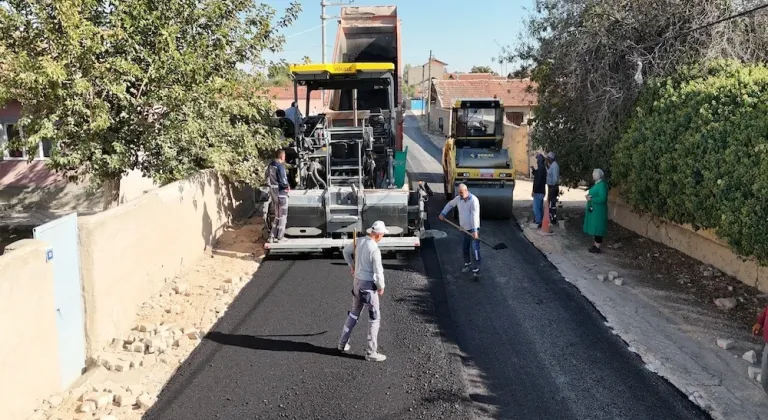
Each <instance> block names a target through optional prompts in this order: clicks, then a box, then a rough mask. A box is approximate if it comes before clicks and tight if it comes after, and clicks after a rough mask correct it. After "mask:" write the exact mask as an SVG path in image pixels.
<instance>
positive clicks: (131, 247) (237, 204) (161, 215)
mask: <svg viewBox="0 0 768 420" xmlns="http://www.w3.org/2000/svg"><path fill="white" fill-rule="evenodd" d="M252 194H253V192H252V190H247V191H242V190H239V189H237V188H235V187H234V186H233V185H232V184H231V183H229V182H228V181H227V180H226V179H225V178H223V177H221V176H219V175H217V174H216V173H215V172H213V171H206V172H202V173H200V174H198V175H195V176H193V177H192V178H190V179H188V180H185V181H179V182H175V183H172V184H169V185H166V186H164V187H162V188H159V189H156V190H154V191H151V192H149V193H147V194H144V195H142V196H141V197H139V198H137V199H135V200H133V201H129V202H127V203H124V204H122V205H120V206H118V207H115V208H113V209H110V210H108V211H105V212H102V213H98V214H95V215H92V216H86V217H81V218H80V219H79V224H80V248H81V250H80V253H81V270H82V280H83V296H84V301H85V316H86V346H87V354H88V355H89V356H90V355H93V354H94V352H95V351H98V350H99V349H100V348H102V347H103V346H104V345H106V344H108V343H109V341H111V340H112V339H113V338H116V337H118V336H119V335H120V334H122V333H123V332H125V331H127V330H129V329H130V328H131V327H132V326H133V325H132V324H133V322H134V317H135V313H136V310H137V308H138V307H139V305H140V304H142V303H143V302H145V301H146V300H147V299H148V298H149V297H150V296H152V295H153V294H154V293H156V292H158V291H159V290H160V288H161V287H162V286H163V284H164V282H165V281H166V280H167V279H171V278H173V277H174V276H175V275H177V274H178V273H179V272H181V271H182V270H183V269H185V268H187V267H190V266H192V265H194V264H195V263H196V262H197V260H198V259H199V258H200V257H201V256H203V253H204V251H205V249H206V247H209V246H210V245H212V244H213V243H214V242H215V240H216V239H217V237H218V236H219V235H220V233H221V232H222V230H223V228H224V226H225V225H226V224H227V223H229V222H230V221H231V219H232V218H233V217H240V216H243V215H247V213H249V211H250V210H251V209H252V208H253V195H252Z"/></svg>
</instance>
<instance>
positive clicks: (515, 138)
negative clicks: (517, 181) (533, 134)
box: [504, 123, 535, 176]
mask: <svg viewBox="0 0 768 420" xmlns="http://www.w3.org/2000/svg"><path fill="white" fill-rule="evenodd" d="M529 138H530V135H529V128H528V125H526V124H523V125H521V126H516V125H514V124H507V123H504V147H505V148H507V149H509V153H510V154H511V155H512V167H513V168H514V169H515V172H516V173H518V174H520V175H524V176H528V175H529V173H530V167H531V165H535V159H533V158H532V156H531V150H530V146H529ZM532 159H533V163H532Z"/></svg>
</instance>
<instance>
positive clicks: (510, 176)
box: [442, 98, 515, 219]
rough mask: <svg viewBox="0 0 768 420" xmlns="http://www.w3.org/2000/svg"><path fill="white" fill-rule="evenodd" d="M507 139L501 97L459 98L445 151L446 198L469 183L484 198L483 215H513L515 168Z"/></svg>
mask: <svg viewBox="0 0 768 420" xmlns="http://www.w3.org/2000/svg"><path fill="white" fill-rule="evenodd" d="M503 143H504V105H503V103H502V102H501V100H499V99H496V98H490V99H483V98H480V99H476V98H472V99H457V100H456V101H455V103H454V104H453V106H452V108H451V129H450V134H449V135H448V138H447V140H446V142H445V145H444V146H443V154H442V164H443V189H444V192H445V196H446V198H447V199H449V200H450V199H451V198H453V196H454V194H456V189H457V188H458V186H459V184H465V185H466V186H467V187H468V188H469V191H470V193H472V194H473V195H475V196H476V197H477V198H478V199H479V200H480V213H481V217H484V218H488V219H509V218H510V217H512V202H513V194H514V189H515V176H514V175H515V171H514V169H513V168H512V162H511V159H510V155H509V150H507V149H506V148H504V146H503ZM454 215H455V214H454Z"/></svg>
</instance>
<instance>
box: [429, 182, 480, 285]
mask: <svg viewBox="0 0 768 420" xmlns="http://www.w3.org/2000/svg"><path fill="white" fill-rule="evenodd" d="M458 192H459V195H457V196H456V197H454V198H453V200H451V201H449V202H448V204H446V205H445V208H443V211H442V212H441V213H440V216H439V217H438V218H439V219H440V220H445V215H446V214H448V212H449V211H451V210H452V209H453V208H454V207H456V208H457V210H458V211H459V226H461V227H462V228H463V229H464V230H466V231H467V232H469V233H471V234H472V237H470V236H469V235H467V234H464V235H461V236H462V241H463V242H462V252H463V254H464V268H463V269H462V270H461V272H462V273H468V272H469V271H470V270H471V271H472V277H473V278H474V279H475V280H477V279H479V278H480V240H479V238H480V236H479V235H480V233H479V230H480V200H478V199H477V197H475V196H474V195H472V194H470V193H469V189H468V188H467V186H466V185H464V184H459V188H458ZM470 248H471V249H472V255H473V256H474V257H475V268H472V259H471V257H470V252H469V251H470Z"/></svg>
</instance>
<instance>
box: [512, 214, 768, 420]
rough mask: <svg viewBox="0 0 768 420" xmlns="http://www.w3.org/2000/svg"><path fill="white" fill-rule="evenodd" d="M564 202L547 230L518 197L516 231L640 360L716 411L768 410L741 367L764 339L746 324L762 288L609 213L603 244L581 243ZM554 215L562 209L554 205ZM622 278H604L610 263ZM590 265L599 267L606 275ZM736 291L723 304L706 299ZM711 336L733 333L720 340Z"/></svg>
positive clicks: (716, 414)
mask: <svg viewBox="0 0 768 420" xmlns="http://www.w3.org/2000/svg"><path fill="white" fill-rule="evenodd" d="M570 204H571V205H570V206H566V209H565V210H564V211H563V212H562V216H565V218H566V219H567V220H566V223H565V229H561V228H554V229H553V231H554V232H555V234H554V235H552V236H545V235H541V234H540V232H539V231H538V230H536V229H532V228H531V226H530V219H531V218H532V216H531V210H530V208H528V207H517V208H516V215H517V219H518V221H520V224H521V228H522V229H523V234H524V235H525V236H526V237H527V238H528V239H529V240H530V241H531V242H532V243H533V244H534V245H535V246H536V247H538V248H539V249H540V250H541V251H542V252H543V253H545V254H546V255H547V257H548V258H549V260H550V261H551V262H552V263H553V264H554V265H555V266H556V267H557V268H558V270H560V272H561V273H562V274H563V276H564V277H565V278H566V280H568V281H569V282H571V283H573V284H574V285H576V286H577V287H578V288H579V289H580V290H581V292H582V294H583V295H584V296H585V297H586V298H587V299H589V300H590V301H591V302H592V303H593V304H594V305H595V307H596V308H597V309H598V310H599V311H600V312H601V313H602V314H603V316H605V318H606V320H607V324H608V325H609V326H610V327H611V328H613V330H614V332H615V333H616V334H618V335H619V336H620V337H622V339H623V340H624V341H626V342H627V344H628V346H629V347H630V349H631V350H632V351H634V352H636V353H637V354H638V355H639V356H640V357H641V358H642V359H643V361H644V362H645V363H646V365H647V367H648V369H650V370H652V371H654V372H657V373H658V374H659V375H661V376H662V377H664V378H666V379H667V380H669V381H670V382H671V383H672V384H674V385H675V386H676V387H677V388H678V389H680V390H681V391H682V392H683V393H685V394H686V395H687V396H688V397H689V398H690V399H691V400H692V401H694V402H695V403H697V404H698V405H699V406H701V407H702V408H703V409H705V410H706V411H707V412H709V413H710V414H711V415H712V416H713V418H715V419H729V420H733V419H768V397H766V395H765V394H764V393H763V391H762V389H761V388H760V386H759V384H758V383H757V382H756V381H754V380H753V379H750V378H749V377H748V374H747V371H748V367H750V366H751V367H753V368H759V365H758V364H752V363H750V362H748V361H746V360H744V359H743V358H742V355H744V353H745V352H747V351H750V350H754V351H755V352H756V354H757V356H758V359H759V357H760V351H761V350H762V340H761V339H760V338H756V337H752V336H751V334H750V332H749V330H750V327H751V326H752V324H753V323H754V321H755V316H756V314H757V312H758V311H759V310H760V309H762V308H763V307H764V305H765V304H766V303H768V301H766V299H765V296H763V295H760V292H759V291H758V290H757V289H755V288H751V287H749V286H746V285H744V284H743V283H741V282H740V281H738V280H736V279H734V278H731V277H729V276H727V275H724V274H723V273H720V272H719V271H717V270H716V269H713V268H711V267H709V266H707V265H705V264H703V263H702V262H700V261H696V260H694V259H692V258H690V257H688V256H686V255H684V254H682V253H680V252H678V251H676V250H674V249H671V248H668V247H666V246H664V245H661V244H659V243H655V242H653V241H650V240H648V239H646V238H642V237H640V236H638V235H637V234H635V233H633V232H630V231H628V230H626V229H624V228H622V227H620V226H618V225H616V224H614V223H609V228H608V233H607V235H606V241H605V244H604V252H603V253H602V254H599V255H595V254H591V253H589V252H587V249H588V248H589V246H590V245H591V238H590V237H587V236H586V235H584V234H583V233H582V224H583V217H584V215H583V213H584V212H583V206H582V207H580V206H578V205H576V203H574V202H571V203H570ZM559 215H561V214H559ZM611 271H613V272H616V273H617V274H618V276H619V277H620V278H621V279H622V280H621V281H619V282H618V283H620V285H619V284H616V283H614V282H612V281H609V279H608V278H607V277H608V274H609V272H611ZM598 275H602V276H605V280H604V281H600V280H599V279H598ZM718 298H735V300H736V307H735V308H732V309H729V310H725V309H722V308H720V307H718V306H717V305H716V304H715V303H714V300H715V299H718ZM718 339H729V340H733V345H732V347H730V348H729V349H728V350H725V349H722V348H720V347H718V346H717V340H718Z"/></svg>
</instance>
